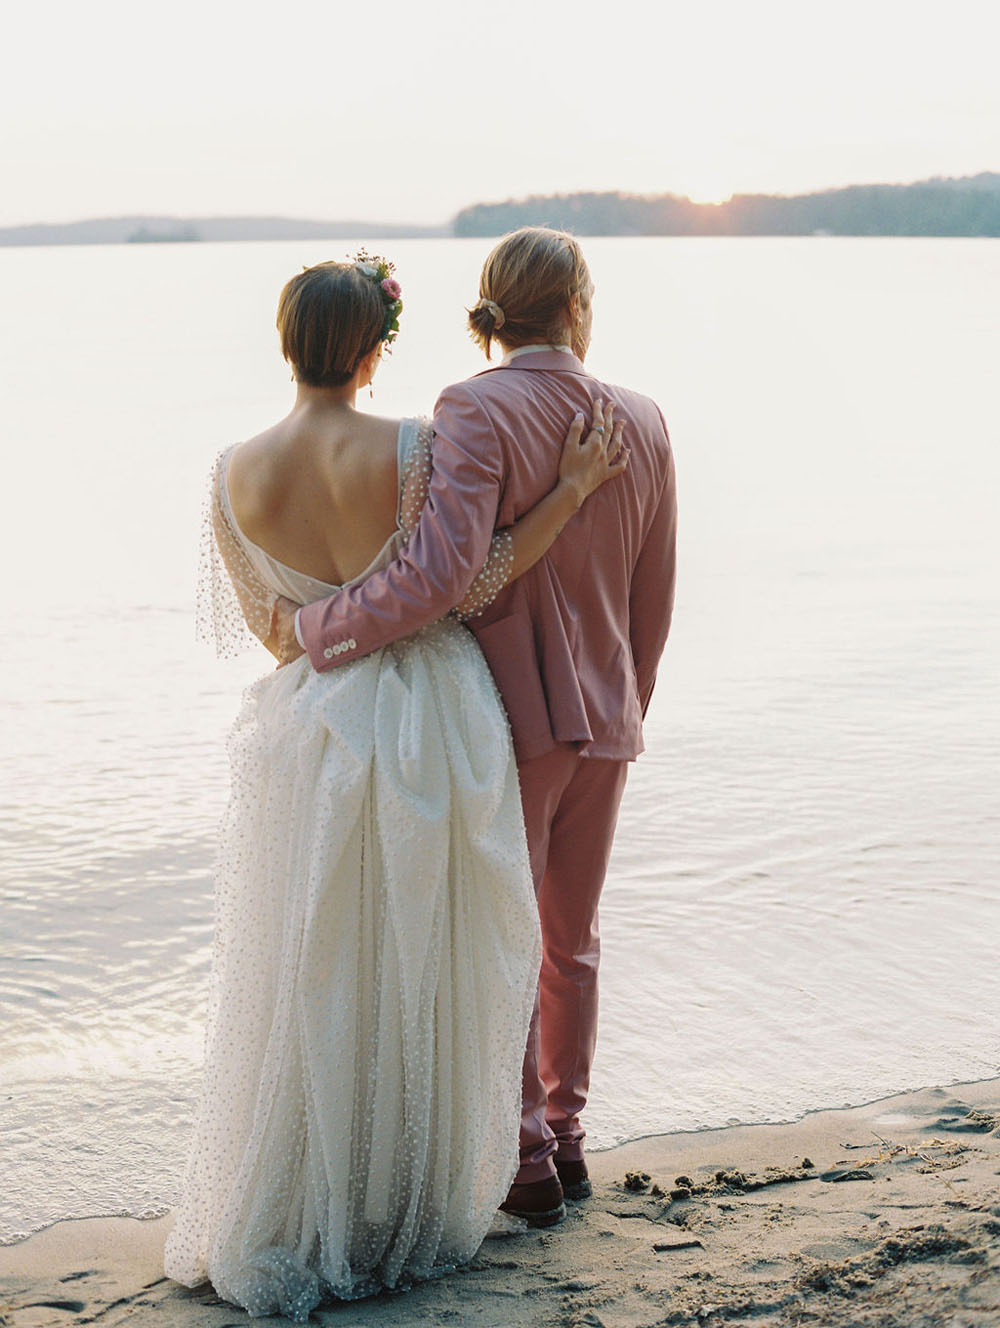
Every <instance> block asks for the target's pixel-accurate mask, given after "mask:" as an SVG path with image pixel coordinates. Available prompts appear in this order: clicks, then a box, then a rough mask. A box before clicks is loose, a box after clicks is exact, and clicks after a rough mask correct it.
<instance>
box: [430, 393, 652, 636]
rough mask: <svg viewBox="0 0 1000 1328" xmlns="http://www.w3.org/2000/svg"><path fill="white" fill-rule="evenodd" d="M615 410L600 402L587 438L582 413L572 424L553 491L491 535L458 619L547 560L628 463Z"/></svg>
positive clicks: (458, 608) (480, 608) (457, 609)
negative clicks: (569, 525) (588, 503)
mask: <svg viewBox="0 0 1000 1328" xmlns="http://www.w3.org/2000/svg"><path fill="white" fill-rule="evenodd" d="M614 409H615V408H614V404H613V403H612V404H610V405H609V406H608V408H607V412H606V413H605V411H604V408H603V404H602V402H600V401H598V402H595V404H594V409H593V416H592V419H591V424H590V430H589V432H588V433H587V436H586V438H584V437H583V429H584V418H583V415H580V414H578V415H577V416H576V418H575V419H574V420H573V422H572V424H571V425H570V426H569V431H568V433H567V434H566V438H565V440H564V441H563V451H562V457H561V459H560V462H559V478H558V480H557V481H556V486H555V488H554V489H552V490H551V491H550V492H549V493H547V494H546V495H545V497H544V498H542V499H541V500H540V501H539V502H537V503H536V504H535V506H534V507H533V508H532V509H531V511H530V512H525V514H524V516H522V517H520V518H519V520H517V521H515V522H514V524H513V525H512V526H507V527H506V529H504V530H498V531H497V533H496V534H495V535H494V536H493V541H492V543H491V544H490V551H489V554H488V556H487V559H486V562H485V564H484V565H483V568H482V571H481V572H480V573H479V574H478V576H477V577H476V579H475V581H473V583H472V585H471V586H470V587H469V589H468V592H467V593H466V595H465V597H464V599H463V600H462V601H461V603H460V604H457V605H456V606H455V612H456V614H457V615H458V616H459V617H460V618H462V619H467V618H474V617H475V616H476V614H478V613H482V612H483V610H484V609H485V608H487V607H488V606H489V605H490V604H492V602H493V600H494V599H496V597H497V595H498V594H499V593H500V591H501V590H502V589H503V588H504V586H505V585H508V584H509V583H510V582H511V581H515V580H516V579H517V578H518V577H519V576H522V575H523V574H524V573H525V572H526V571H527V570H528V568H529V567H534V565H535V563H537V562H538V560H539V559H540V558H544V556H545V555H546V554H547V553H548V551H549V549H550V548H551V547H552V545H553V544H554V543H555V541H556V538H557V537H558V535H559V533H560V531H561V530H562V528H563V526H565V524H566V522H567V521H568V520H569V519H570V517H571V516H573V514H574V513H575V512H577V511H578V510H579V509H580V507H582V506H583V503H584V501H585V500H586V499H587V498H588V497H589V496H590V494H592V493H593V492H594V490H595V489H599V488H600V487H601V485H602V484H605V483H606V482H607V481H608V480H610V479H614V477H615V476H616V475H620V474H621V473H622V471H623V470H624V469H625V467H626V466H627V465H628V449H627V448H625V447H623V446H622V430H623V428H624V424H623V423H621V422H620V423H618V424H615V422H614ZM581 440H582V441H581Z"/></svg>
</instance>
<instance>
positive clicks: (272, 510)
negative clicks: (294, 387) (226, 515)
mask: <svg viewBox="0 0 1000 1328" xmlns="http://www.w3.org/2000/svg"><path fill="white" fill-rule="evenodd" d="M398 431H399V421H398V420H386V419H380V418H377V417H375V416H371V415H361V414H358V413H357V412H355V411H354V410H352V409H349V408H348V409H344V408H338V407H330V406H328V405H322V406H321V405H317V404H315V403H308V402H299V403H298V404H297V405H296V407H295V409H294V410H293V411H292V413H291V414H290V415H289V416H288V417H287V418H286V419H284V420H282V421H281V422H280V423H278V424H276V425H274V426H273V427H272V428H270V429H266V430H265V431H264V432H263V433H261V434H258V435H257V436H256V437H255V438H251V439H250V440H249V441H248V442H246V443H242V444H240V446H239V447H237V448H236V449H235V450H234V451H233V453H232V457H231V460H230V463H229V498H230V502H231V504H232V509H233V515H234V516H235V518H236V522H237V524H238V525H239V527H240V529H241V530H242V531H243V533H244V534H245V535H246V536H247V538H248V539H250V540H252V541H253V543H254V544H257V545H259V546H260V547H261V548H262V549H264V550H265V551H266V552H267V553H269V554H270V555H271V556H272V557H273V558H276V559H277V560H278V561H279V562H282V563H284V564H285V565H286V566H288V567H294V568H295V569H296V570H297V571H300V572H305V573H306V574H307V575H309V576H313V577H316V578H317V579H318V580H320V581H326V582H327V583H328V584H330V585H343V583H344V582H345V581H350V580H351V579H352V578H353V577H356V576H358V575H359V574H360V573H361V572H363V571H364V570H365V569H366V568H367V567H369V566H370V565H371V563H372V561H373V560H374V559H375V557H376V556H377V555H378V553H379V552H380V551H381V549H382V547H383V545H384V544H385V542H386V540H387V539H389V537H390V536H391V535H392V532H393V531H394V530H395V528H396V505H397V489H398V473H397V464H396V440H397V436H398Z"/></svg>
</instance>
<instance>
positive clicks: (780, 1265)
mask: <svg viewBox="0 0 1000 1328" xmlns="http://www.w3.org/2000/svg"><path fill="white" fill-rule="evenodd" d="M590 1164H591V1173H592V1176H593V1179H594V1196H593V1198H592V1199H590V1200H589V1201H587V1202H584V1203H579V1204H574V1205H570V1212H569V1216H568V1218H567V1220H566V1222H565V1223H563V1224H562V1225H561V1226H560V1227H557V1228H554V1229H552V1230H550V1231H547V1232H529V1233H526V1234H519V1235H515V1236H509V1237H503V1238H494V1239H490V1240H487V1241H486V1242H485V1243H484V1245H483V1247H482V1249H481V1250H480V1252H479V1254H478V1256H477V1258H476V1259H475V1260H474V1261H473V1263H472V1264H471V1265H469V1266H468V1267H467V1268H465V1269H463V1270H461V1271H460V1272H457V1273H455V1274H453V1275H451V1276H450V1277H446V1278H443V1279H441V1280H439V1281H436V1282H432V1283H428V1284H426V1285H424V1286H421V1287H418V1288H416V1289H415V1290H412V1291H409V1292H406V1293H403V1294H400V1295H385V1296H380V1297H378V1298H376V1299H373V1300H369V1301H362V1302H356V1303H354V1304H349V1305H337V1306H332V1307H330V1308H329V1309H325V1310H323V1311H321V1312H317V1313H316V1314H314V1316H313V1322H318V1323H323V1324H327V1325H331V1326H333V1325H335V1326H336V1328H376V1326H378V1328H389V1326H390V1325H391V1326H392V1328H411V1326H413V1328H416V1325H425V1324H441V1325H457V1326H458V1328H465V1325H469V1328H521V1326H522V1325H523V1326H524V1328H602V1325H603V1328H661V1326H662V1328H667V1325H712V1324H724V1323H729V1322H750V1323H753V1324H755V1325H760V1326H761V1328H772V1326H773V1328H784V1326H785V1325H788V1326H789V1328H791V1326H792V1325H800V1324H802V1325H804V1324H818V1325H823V1328H849V1326H851V1328H853V1325H858V1326H859V1328H860V1326H861V1325H865V1326H867V1325H871V1326H872V1328H940V1326H943V1325H947V1328H980V1326H982V1328H986V1326H987V1325H990V1326H992V1328H995V1326H996V1325H997V1324H1000V1080H991V1081H988V1082H984V1083H978V1084H969V1085H959V1086H956V1087H952V1088H947V1089H926V1090H923V1091H921V1092H917V1093H909V1094H904V1095H901V1096H898V1097H893V1098H887V1099H884V1100H883V1101H881V1102H876V1103H873V1104H871V1105H869V1106H864V1107H855V1108H851V1109H847V1110H841V1111H823V1112H816V1113H812V1114H810V1115H808V1116H806V1117H805V1118H804V1119H803V1120H801V1121H798V1122H796V1123H794V1124H790V1125H761V1126H738V1127H734V1128H731V1129H725V1130H713V1131H703V1132H698V1133H693V1134H675V1135H663V1136H660V1137H658V1138H651V1139H643V1140H639V1141H637V1142H635V1143H631V1144H627V1145H625V1146H623V1147H621V1148H617V1149H613V1150H610V1151H607V1152H603V1153H596V1154H594V1155H592V1157H591V1159H590ZM170 1220H171V1219H170V1218H169V1217H166V1218H161V1219H158V1220H155V1221H147V1222H140V1221H135V1220H131V1219H124V1218H94V1219H90V1220H86V1221H78V1222H65V1223H59V1224H57V1225H56V1226H54V1227H50V1228H49V1229H47V1230H45V1231H42V1232H40V1233H39V1234H37V1235H36V1236H33V1237H32V1238H31V1239H30V1240H27V1241H24V1242H22V1243H21V1244H19V1245H13V1246H8V1247H6V1248H3V1249H0V1324H3V1325H5V1326H9V1328H49V1326H50V1325H51V1326H52V1328H56V1326H57V1325H70V1324H100V1325H102V1328H103V1326H104V1325H107V1326H108V1328H111V1326H112V1325H117V1324H129V1325H146V1324H150V1325H153V1324H158V1325H163V1328H227V1326H229V1325H236V1324H240V1323H246V1322H247V1317H246V1315H245V1314H244V1313H243V1312H242V1311H240V1310H237V1309H234V1308H233V1307H232V1306H229V1305H225V1304H223V1303H221V1302H219V1301H218V1299H217V1298H216V1297H215V1296H214V1295H213V1293H212V1291H211V1288H209V1287H204V1288H201V1289H199V1290H196V1291H189V1290H187V1289H185V1288H182V1287H179V1286H177V1285H176V1284H174V1283H172V1282H169V1281H167V1280H166V1279H164V1277H163V1273H162V1268H161V1264H160V1258H161V1252H162V1248H163V1241H164V1238H165V1236H166V1233H167V1231H168V1230H169V1224H170ZM260 1322H262V1323H275V1324H279V1323H284V1322H285V1321H284V1320H280V1319H267V1320H261V1321H260Z"/></svg>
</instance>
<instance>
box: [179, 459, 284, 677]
mask: <svg viewBox="0 0 1000 1328" xmlns="http://www.w3.org/2000/svg"><path fill="white" fill-rule="evenodd" d="M230 450H231V449H228V448H227V450H226V451H225V452H223V453H222V454H221V455H220V456H219V457H218V459H217V460H216V463H215V465H214V466H213V468H212V476H211V480H210V482H209V490H208V494H207V496H206V499H205V507H204V512H203V517H202V530H201V560H200V569H199V575H198V599H197V628H196V631H197V636H198V639H199V640H201V641H207V642H208V643H209V644H210V645H213V646H214V647H215V653H216V655H218V656H219V657H220V658H221V657H223V656H229V655H238V654H240V653H241V651H243V650H246V649H248V648H249V647H250V646H253V645H256V644H257V642H258V641H259V642H264V641H266V640H267V637H268V635H269V633H270V630H271V614H272V611H273V609H274V603H275V598H276V597H275V594H274V591H273V590H271V589H269V587H268V586H266V585H265V584H264V582H263V581H262V580H261V579H260V577H259V576H258V575H257V573H256V572H255V571H254V569H253V566H252V565H251V563H250V560H249V559H248V558H247V555H246V553H245V552H244V550H243V546H242V545H241V543H240V540H239V537H238V535H237V533H236V531H235V530H234V529H233V526H232V522H231V521H230V519H229V516H228V514H227V509H226V506H225V504H224V502H223V495H222V485H223V484H224V483H225V475H226V463H227V461H228V459H229V452H230Z"/></svg>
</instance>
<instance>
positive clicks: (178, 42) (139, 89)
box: [0, 0, 1000, 227]
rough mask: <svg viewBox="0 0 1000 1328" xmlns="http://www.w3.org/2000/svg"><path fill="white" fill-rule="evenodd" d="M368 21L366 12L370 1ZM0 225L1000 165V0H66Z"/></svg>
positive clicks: (426, 220) (43, 12) (922, 175)
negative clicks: (652, 4) (997, 5)
mask: <svg viewBox="0 0 1000 1328" xmlns="http://www.w3.org/2000/svg"><path fill="white" fill-rule="evenodd" d="M362 17H363V16H362ZM8 38H9V49H10V50H12V51H13V50H17V51H18V52H19V53H21V54H20V58H19V59H18V61H16V62H14V61H11V62H10V67H9V68H8V70H7V71H6V74H5V79H4V81H3V84H2V86H0V106H2V107H3V110H4V111H5V113H6V115H5V119H6V122H7V124H8V125H11V126H14V125H16V127H17V132H16V134H15V133H13V132H8V134H7V135H5V137H4V142H3V146H2V147H0V169H2V171H3V179H4V182H5V186H6V187H5V190H4V197H3V200H2V202H0V226H3V227H10V226H17V225H32V224H58V223H60V222H66V221H73V220H81V219H91V218H104V217H116V216H141V215H149V216H167V215H170V216H204V217H207V216H227V217H228V216H261V215H264V216H285V217H294V218H321V219H325V218H331V219H332V218H346V219H351V220H353V219H357V220H359V221H372V222H375V221H378V222H381V223H383V224H393V223H398V222H400V221H402V222H405V223H409V224H425V225H427V224H429V225H439V224H444V223H446V222H447V221H448V220H449V219H450V218H451V217H453V216H454V215H455V213H456V212H458V211H459V210H460V209H461V208H462V207H464V206H467V205H470V204H473V203H476V202H496V201H501V200H505V199H509V198H521V197H525V196H527V195H531V194H547V193H572V192H577V191H584V190H586V191H595V192H604V191H607V190H620V191H621V192H624V193H635V194H657V193H664V192H670V193H676V194H681V195H685V196H687V197H689V198H691V199H693V200H694V201H696V202H717V201H722V200H724V199H726V198H728V197H730V196H731V195H732V194H741V193H765V194H775V193H780V194H800V193H808V192H815V191H817V190H821V189H828V188H838V187H842V186H844V185H849V184H881V183H894V182H899V183H909V182H912V181H918V180H925V179H930V178H933V177H938V176H965V175H974V174H977V173H979V172H981V171H988V170H991V169H995V168H996V167H997V164H998V163H1000V80H997V79H996V77H995V69H994V67H993V52H994V51H995V50H996V49H997V46H998V39H1000V10H996V9H994V8H991V7H989V6H986V5H984V4H983V3H982V0H956V2H955V3H954V4H953V5H952V6H951V8H950V9H949V11H948V17H947V22H946V24H943V23H942V21H941V20H940V19H939V18H938V17H937V15H928V16H927V17H924V16H922V15H920V14H916V13H914V11H913V10H912V7H910V6H908V5H907V4H905V3H904V2H903V0H867V3H863V2H862V0H843V3H842V4H841V5H840V6H839V7H838V8H837V9H836V11H834V10H829V9H823V10H819V9H816V8H813V7H806V6H802V5H801V4H800V3H798V0H761V3H760V4H759V5H757V6H755V7H753V9H752V10H751V9H750V8H749V7H746V6H743V5H741V4H739V3H737V0H706V3H704V4H702V5H700V6H697V7H694V6H691V5H682V4H680V3H676V2H675V0H665V3H663V4H662V5H661V6H659V7H658V8H657V9H656V10H655V12H653V13H650V12H649V11H648V9H647V7H646V6H645V5H644V4H642V3H640V0H622V2H621V3H620V4H619V5H618V6H617V7H616V9H615V13H614V17H613V20H612V21H609V18H608V15H607V11H606V8H605V7H604V6H603V5H598V4H597V3H596V0H580V3H579V4H578V5H577V7H576V9H575V10H574V11H573V14H572V16H571V17H567V14H566V13H565V11H563V10H556V9H555V8H550V7H545V6H539V5H537V4H529V3H528V0H510V3H509V4H508V5H507V7H506V8H505V10H504V11H503V13H502V15H500V14H494V13H493V12H492V11H489V12H487V11H483V12H477V11H474V10H470V8H469V6H467V5H465V4H463V3H460V0H440V2H439V4H438V5H436V6H435V8H434V10H433V12H429V11H418V10H417V9H416V7H414V6H412V5H408V4H403V3H402V0H383V3H382V4H380V5H379V6H378V9H377V10H374V11H372V20H371V21H370V22H368V23H367V24H363V23H361V21H360V19H359V21H357V22H355V23H354V24H353V25H352V26H351V27H347V26H345V25H343V24H342V23H338V21H337V17H336V15H335V14H334V13H333V12H331V7H329V6H326V5H322V4H320V3H319V0H298V3H294V4H293V5H292V6H291V7H289V8H287V9H286V10H284V11H282V13H281V15H280V16H277V15H267V16H265V17H259V18H256V19H254V18H247V17H246V16H245V15H244V14H243V13H242V12H241V11H238V10H237V9H236V8H235V6H232V5H229V4H225V3H219V2H218V0H214V2H213V0H198V3H195V0H176V3H175V4H174V5H173V6H172V7H171V8H170V10H169V11H165V10H160V11H153V12H152V13H149V12H146V11H143V13H141V14H140V13H138V12H137V11H135V10H134V8H133V7H132V6H130V5H129V4H127V3H126V0H95V3H94V4H93V5H91V6H89V7H87V8H86V9H82V8H81V7H79V6H76V5H70V4H69V3H68V0H54V4H53V5H52V6H48V7H45V8H44V9H37V8H35V9H29V8H28V7H22V8H21V10H20V11H19V12H17V13H16V14H15V15H14V16H13V17H12V18H11V20H10V22H9V28H8Z"/></svg>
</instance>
